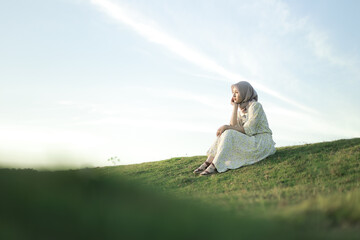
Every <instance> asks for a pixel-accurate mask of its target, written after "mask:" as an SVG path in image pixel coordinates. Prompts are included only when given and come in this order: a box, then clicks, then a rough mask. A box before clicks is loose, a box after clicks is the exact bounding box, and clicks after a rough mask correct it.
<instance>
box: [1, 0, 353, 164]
mask: <svg viewBox="0 0 360 240" xmlns="http://www.w3.org/2000/svg"><path fill="white" fill-rule="evenodd" d="M359 7H360V2H359V1H356V0H353V1H350V0H346V1H335V0H326V1H325V0H317V1H310V0H304V1H295V0H289V1H280V0H256V1H254V0H242V1H231V0H225V1H224V0H221V1H220V0H216V1H215V0H206V1H205V0H203V1H202V0H196V1H194V0H191V1H190V0H182V1H164V0H153V1H145V0H131V1H130V0H52V1H46V0H34V1H26V0H16V1H2V2H1V3H0V31H1V35H0V36H1V37H0V84H1V88H0V166H3V167H15V168H36V169H43V168H55V167H57V168H59V167H63V168H82V167H96V166H106V165H112V164H134V163H141V162H148V161H158V160H164V159H169V158H172V157H186V156H195V155H196V156H197V155H205V154H206V151H207V150H208V148H209V147H210V146H211V145H212V143H213V142H214V141H215V139H216V130H217V129H218V128H219V127H220V126H222V125H224V124H229V122H230V117H231V112H232V106H231V104H230V99H231V96H232V95H231V88H230V86H231V85H232V84H233V83H236V82H239V81H248V82H250V83H251V84H252V85H253V86H254V88H255V89H256V91H257V92H258V95H259V102H260V103H261V104H262V105H263V108H264V110H265V113H266V116H267V118H268V122H269V126H270V128H271V130H272V131H273V139H274V141H275V142H276V147H282V146H291V145H299V144H307V143H315V142H322V141H332V140H337V139H344V138H355V137H360V124H359V118H360V94H359V90H360V67H359V66H360V65H359V64H360V46H359V42H360V31H358V26H359V24H360V16H359V15H358V9H359ZM110 158H116V159H117V161H116V162H115V163H112V162H111V161H109V159H110Z"/></svg>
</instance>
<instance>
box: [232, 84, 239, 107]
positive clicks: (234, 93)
mask: <svg viewBox="0 0 360 240" xmlns="http://www.w3.org/2000/svg"><path fill="white" fill-rule="evenodd" d="M232 93H233V97H232V98H233V101H234V102H235V103H240V93H239V92H238V90H237V89H236V88H233V89H232Z"/></svg>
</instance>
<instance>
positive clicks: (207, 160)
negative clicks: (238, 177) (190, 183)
mask: <svg viewBox="0 0 360 240" xmlns="http://www.w3.org/2000/svg"><path fill="white" fill-rule="evenodd" d="M213 160H214V156H211V155H209V156H208V158H207V159H206V161H205V162H204V163H203V164H201V165H200V167H198V168H197V169H195V170H194V173H201V172H202V171H204V170H205V169H206V168H207V167H208V166H209V165H210V164H211V163H212V161H213Z"/></svg>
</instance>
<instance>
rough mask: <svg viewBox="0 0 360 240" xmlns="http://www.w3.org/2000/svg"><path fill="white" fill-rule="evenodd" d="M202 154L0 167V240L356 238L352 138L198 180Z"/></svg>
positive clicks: (357, 161) (286, 150)
mask: <svg viewBox="0 0 360 240" xmlns="http://www.w3.org/2000/svg"><path fill="white" fill-rule="evenodd" d="M205 159H206V157H205V156H195V157H182V158H181V157H179V158H172V159H169V160H164V161H158V162H150V163H142V164H135V165H127V166H115V167H102V168H92V169H81V170H71V171H54V172H50V171H44V172H41V171H34V170H11V169H0V189H1V198H0V238H1V239H63V238H65V237H66V238H70V239H84V238H87V239H114V238H121V239H143V238H146V239H149V238H150V239H152V238H154V239H185V238H186V239H187V238H208V239H234V238H235V239H254V238H256V239H260V238H263V239H265V238H266V239H268V238H276V239H290V238H291V239H303V238H305V237H306V238H310V239H359V236H360V188H359V187H360V139H359V138H356V139H347V140H338V141H333V142H323V143H316V144H307V145H302V146H292V147H283V148H278V149H277V152H276V154H274V155H273V156H271V157H269V158H267V159H265V160H263V161H261V162H259V163H256V164H254V165H251V166H246V167H243V168H239V169H236V170H231V171H228V172H225V173H222V174H215V175H211V176H206V177H200V176H198V175H194V174H193V173H192V171H193V170H194V169H195V168H196V167H197V166H198V165H200V164H201V163H202V162H203V161H204V160H205Z"/></svg>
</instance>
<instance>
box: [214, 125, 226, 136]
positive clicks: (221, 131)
mask: <svg viewBox="0 0 360 240" xmlns="http://www.w3.org/2000/svg"><path fill="white" fill-rule="evenodd" d="M227 129H228V125H223V126H221V127H219V129H218V130H217V132H216V136H217V137H219V136H220V135H221V134H222V133H223V132H224V131H225V130H227Z"/></svg>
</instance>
